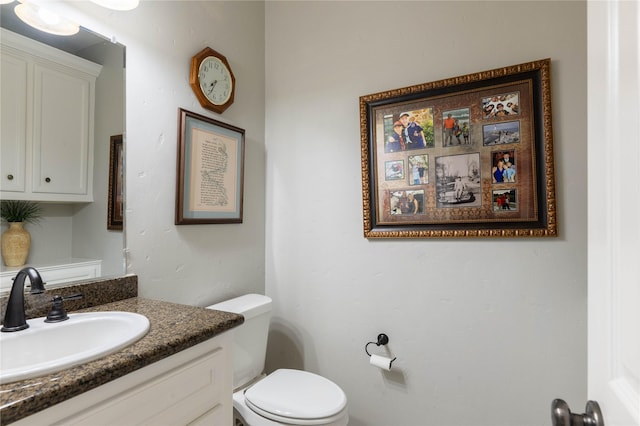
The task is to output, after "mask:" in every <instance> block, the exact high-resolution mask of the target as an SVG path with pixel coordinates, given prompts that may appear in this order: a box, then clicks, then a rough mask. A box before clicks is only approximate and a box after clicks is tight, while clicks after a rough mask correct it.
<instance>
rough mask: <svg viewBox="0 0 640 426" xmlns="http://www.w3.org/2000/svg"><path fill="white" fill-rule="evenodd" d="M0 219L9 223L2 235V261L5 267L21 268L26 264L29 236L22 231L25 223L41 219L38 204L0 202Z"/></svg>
mask: <svg viewBox="0 0 640 426" xmlns="http://www.w3.org/2000/svg"><path fill="white" fill-rule="evenodd" d="M0 217H1V218H2V220H3V221H6V222H8V223H9V229H7V230H6V231H5V232H4V233H3V234H2V259H3V260H4V264H5V265H7V266H22V265H24V264H25V263H26V262H27V257H28V256H29V248H30V247H31V235H30V234H29V231H27V230H26V229H24V224H25V223H37V222H38V221H39V220H40V218H41V217H42V208H41V207H40V205H39V204H38V203H35V202H33V201H23V200H2V201H0Z"/></svg>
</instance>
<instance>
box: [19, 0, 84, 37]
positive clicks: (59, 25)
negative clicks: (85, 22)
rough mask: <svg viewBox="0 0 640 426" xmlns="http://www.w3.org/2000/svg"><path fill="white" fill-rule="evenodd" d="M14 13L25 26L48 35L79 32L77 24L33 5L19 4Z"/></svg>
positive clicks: (65, 34)
mask: <svg viewBox="0 0 640 426" xmlns="http://www.w3.org/2000/svg"><path fill="white" fill-rule="evenodd" d="M23 1H24V0H23ZM15 12H16V15H17V16H18V18H20V19H21V20H22V21H23V22H25V23H26V24H28V25H30V26H32V27H33V28H36V29H38V30H40V31H44V32H46V33H49V34H55V35H61V36H68V35H73V34H76V33H77V32H78V31H80V26H79V25H78V24H75V23H73V22H71V21H70V20H68V19H66V18H63V17H62V16H60V15H58V14H56V13H53V12H51V11H49V10H46V9H43V8H42V7H40V6H38V5H35V4H33V3H27V2H24V3H21V4H19V5H17V6H16V8H15Z"/></svg>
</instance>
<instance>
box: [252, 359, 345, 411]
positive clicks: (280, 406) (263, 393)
mask: <svg viewBox="0 0 640 426" xmlns="http://www.w3.org/2000/svg"><path fill="white" fill-rule="evenodd" d="M244 397H245V400H246V402H247V405H248V406H249V407H251V408H252V409H254V411H256V412H258V413H259V414H261V415H263V416H264V417H267V418H270V419H272V420H278V419H282V418H285V419H298V420H313V419H325V418H328V417H332V416H335V415H337V414H339V413H340V412H341V411H342V410H343V409H344V408H345V407H346V405H347V396H346V395H345V393H344V392H343V391H342V389H340V387H339V386H338V385H336V384H335V383H333V382H332V381H330V380H328V379H326V378H324V377H322V376H318V375H317V374H313V373H309V372H308V371H301V370H289V369H280V370H276V371H274V372H273V373H271V374H269V375H268V376H267V377H265V378H264V379H262V380H260V381H258V382H257V383H256V384H255V385H253V386H251V387H250V388H249V389H247V391H246V392H245V394H244Z"/></svg>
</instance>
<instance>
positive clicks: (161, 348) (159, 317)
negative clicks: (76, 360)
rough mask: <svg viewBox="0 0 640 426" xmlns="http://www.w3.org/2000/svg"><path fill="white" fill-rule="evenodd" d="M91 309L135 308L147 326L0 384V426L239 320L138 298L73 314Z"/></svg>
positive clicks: (127, 371)
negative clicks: (55, 366)
mask: <svg viewBox="0 0 640 426" xmlns="http://www.w3.org/2000/svg"><path fill="white" fill-rule="evenodd" d="M90 311H126V312H135V313H139V314H142V315H144V316H146V317H147V318H149V322H150V323H151V326H150V328H149V332H148V333H147V334H146V335H145V336H144V337H143V338H142V339H140V340H138V341H137V342H136V343H134V344H133V345H131V346H128V347H127V348H125V349H123V350H121V351H119V352H116V353H114V354H112V355H108V356H106V357H104V358H100V359H98V360H95V361H91V362H88V363H86V364H83V365H80V366H77V367H73V368H69V369H67V370H63V371H60V372H58V373H53V374H49V375H46V376H41V377H38V378H33V379H28V380H22V381H19V382H14V383H7V384H3V385H0V425H6V424H9V423H12V422H15V421H17V420H19V419H21V418H24V417H27V416H29V415H31V414H34V413H36V412H38V411H41V410H44V409H46V408H48V407H51V406H53V405H55V404H58V403H60V402H62V401H65V400H67V399H70V398H72V397H74V396H77V395H80V394H82V393H83V392H86V391H88V390H91V389H93V388H96V387H98V386H100V385H103V384H105V383H107V382H110V381H112V380H115V379H117V378H119V377H122V376H124V375H126V374H128V373H131V372H132V371H135V370H137V369H139V368H142V367H144V366H147V365H149V364H151V363H154V362H156V361H159V360H161V359H163V358H166V357H168V356H170V355H173V354H175V353H177V352H180V351H182V350H184V349H187V348H189V347H191V346H194V345H196V344H198V343H201V342H203V341H205V340H207V339H210V338H211V337H213V336H216V335H218V334H220V333H222V332H224V331H226V330H229V329H231V328H233V327H236V326H238V325H240V324H242V323H243V321H244V318H243V317H242V316H241V315H237V314H232V313H228V312H221V311H214V310H210V309H205V308H198V307H193V306H187V305H180V304H176V303H169V302H162V301H157V300H149V299H142V298H138V297H133V298H129V299H124V300H119V301H116V302H111V303H106V304H103V305H98V306H93V307H91V308H87V309H81V310H78V311H74V312H90ZM70 313H71V312H70Z"/></svg>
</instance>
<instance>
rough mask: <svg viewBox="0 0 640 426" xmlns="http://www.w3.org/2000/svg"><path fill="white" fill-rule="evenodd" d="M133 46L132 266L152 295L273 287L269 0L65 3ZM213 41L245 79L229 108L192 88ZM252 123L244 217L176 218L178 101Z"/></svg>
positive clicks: (219, 294)
mask: <svg viewBox="0 0 640 426" xmlns="http://www.w3.org/2000/svg"><path fill="white" fill-rule="evenodd" d="M58 10H59V11H65V12H66V14H67V16H71V17H75V18H76V20H77V21H79V22H81V23H82V24H83V25H84V26H86V27H88V28H90V29H92V30H94V31H97V32H98V33H101V34H103V35H105V36H107V37H109V38H111V37H114V38H115V39H116V40H117V41H118V42H120V43H122V44H124V45H125V46H126V58H127V59H126V68H127V69H126V88H127V97H126V129H127V131H126V134H125V144H126V159H125V162H126V165H125V170H126V213H125V227H126V247H127V252H128V253H127V255H128V265H127V271H128V272H131V273H135V274H137V275H138V277H139V294H140V295H141V296H143V297H149V298H153V299H161V300H168V301H173V302H179V303H187V304H193V305H200V306H205V305H207V304H210V303H213V302H217V301H220V300H223V299H225V298H228V297H232V296H236V295H240V294H242V293H247V292H252V291H253V292H264V258H265V254H264V252H265V243H264V234H265V233H264V228H265V222H264V204H265V201H264V176H265V157H264V41H263V39H264V4H263V3H262V2H218V1H205V2H183V1H167V2H151V1H147V2H144V1H143V2H141V3H140V6H139V7H138V8H137V9H135V10H133V11H129V12H113V11H108V10H106V9H103V8H101V7H99V6H97V5H94V4H92V3H89V2H70V3H69V4H61V5H58ZM206 46H210V47H212V48H213V49H215V50H217V51H219V52H221V53H222V54H224V55H225V56H226V57H227V59H228V61H229V63H230V64H231V67H232V69H233V72H234V75H235V77H236V84H237V91H236V97H235V102H234V104H233V105H232V106H231V107H230V108H229V109H228V110H227V111H225V112H224V114H223V115H219V114H215V113H213V112H209V111H207V110H205V109H203V108H202V107H201V106H200V104H199V103H198V101H197V99H196V98H195V95H194V94H193V92H192V91H191V88H190V86H189V64H190V60H191V57H192V56H193V55H195V54H196V53H197V52H199V51H200V50H201V49H202V48H204V47H206ZM179 107H182V108H185V109H187V110H189V111H193V112H196V113H199V114H204V115H207V116H209V117H212V118H214V119H217V120H219V121H222V122H225V123H229V124H232V125H234V126H237V127H240V128H243V129H245V131H246V134H245V140H246V147H245V149H246V152H245V181H244V222H243V223H242V224H231V225H183V226H175V225H174V211H175V187H176V152H177V141H178V129H177V124H178V108H179Z"/></svg>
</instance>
